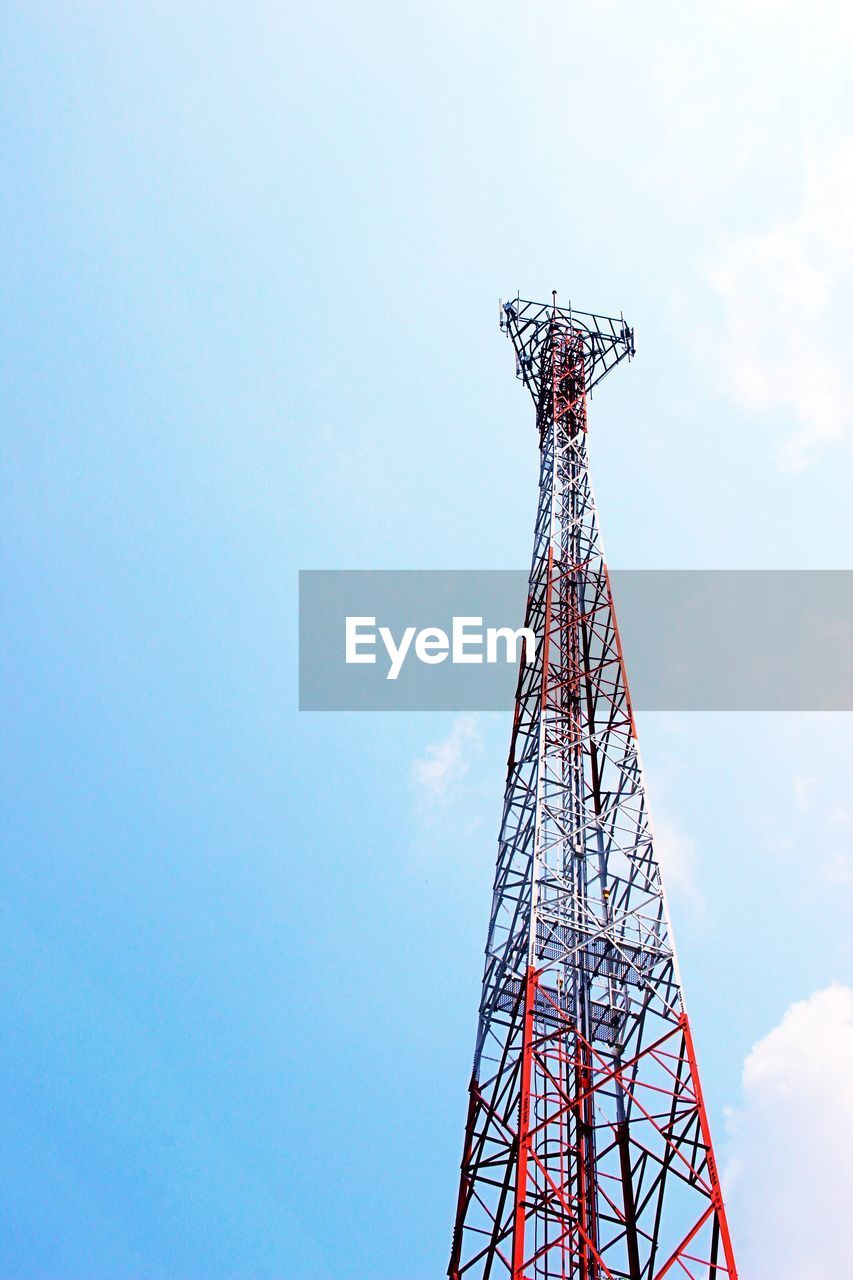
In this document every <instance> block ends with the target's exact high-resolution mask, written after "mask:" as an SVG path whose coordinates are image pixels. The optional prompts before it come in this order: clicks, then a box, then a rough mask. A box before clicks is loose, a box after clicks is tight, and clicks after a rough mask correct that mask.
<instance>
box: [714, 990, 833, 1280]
mask: <svg viewBox="0 0 853 1280" xmlns="http://www.w3.org/2000/svg"><path fill="white" fill-rule="evenodd" d="M742 1089H743V1098H742V1103H741V1105H740V1107H739V1108H738V1109H737V1110H735V1111H732V1112H730V1113H729V1117H728V1126H729V1133H730V1139H731V1149H732V1153H733V1154H732V1160H731V1163H730V1166H729V1169H728V1172H727V1177H726V1188H727V1198H728V1201H729V1205H730V1212H731V1216H732V1225H733V1229H734V1233H735V1243H736V1246H737V1247H738V1265H739V1267H740V1268H741V1271H742V1274H744V1275H748V1276H750V1280H826V1277H827V1276H850V1275H853V1236H851V1234H850V1230H849V1223H848V1217H849V1212H850V1210H849V1199H850V1187H851V1185H853V990H851V989H850V988H849V987H844V986H840V985H837V984H835V985H833V986H830V987H827V988H826V989H825V990H822V991H817V992H815V993H814V995H812V996H810V997H809V999H808V1000H803V1001H800V1002H799V1003H797V1004H793V1005H791V1007H790V1008H789V1009H788V1011H787V1013H786V1014H785V1016H784V1017H783V1019H782V1021H781V1022H780V1023H779V1025H778V1026H777V1027H775V1028H774V1029H773V1030H772V1031H771V1032H770V1034H769V1035H767V1036H765V1037H764V1039H762V1040H759V1041H758V1043H757V1044H756V1045H755V1046H754V1047H753V1049H752V1051H751V1052H750V1053H749V1055H748V1056H747V1059H746V1061H745V1063H744V1068H743V1081H742Z"/></svg>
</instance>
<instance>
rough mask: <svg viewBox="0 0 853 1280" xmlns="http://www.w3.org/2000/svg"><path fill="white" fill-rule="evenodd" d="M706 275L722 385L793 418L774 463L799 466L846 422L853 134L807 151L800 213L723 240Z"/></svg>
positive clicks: (851, 346) (851, 408) (747, 401)
mask: <svg viewBox="0 0 853 1280" xmlns="http://www.w3.org/2000/svg"><path fill="white" fill-rule="evenodd" d="M706 274H707V278H708V280H709V282H710V284H711V286H712V288H713V289H714V291H715V292H716V293H717V294H718V296H719V297H720V299H721V301H722V303H723V306H724V320H723V330H722V335H721V337H720V339H719V341H718V342H716V343H712V344H711V350H712V355H713V356H714V363H715V367H716V370H717V376H718V378H719V381H720V385H721V386H722V388H723V389H724V390H725V391H726V392H727V393H728V395H729V396H730V397H731V398H732V399H733V400H734V401H735V402H736V403H737V404H738V405H740V406H741V407H742V408H745V409H747V410H751V411H756V412H761V413H770V412H777V413H779V414H780V415H781V417H782V418H783V419H784V420H787V421H788V423H789V424H794V425H792V426H789V430H788V431H787V434H786V435H785V437H784V438H783V440H782V442H781V446H780V448H779V452H778V461H779V464H780V466H781V467H782V468H783V469H784V470H788V471H795V472H796V471H801V470H803V468H804V467H807V466H809V465H810V464H811V463H813V462H815V461H816V460H817V459H818V458H819V457H820V456H821V454H822V453H823V452H824V450H825V449H826V448H827V447H828V446H830V445H832V444H837V443H838V442H839V441H841V440H843V439H845V438H846V437H847V436H848V435H849V433H850V428H851V423H853V379H851V375H850V372H849V369H850V366H851V362H853V341H851V336H850V325H849V321H848V317H847V315H846V310H847V307H846V303H847V299H848V297H849V295H850V291H851V287H853V139H850V138H848V139H845V140H844V141H843V142H841V143H838V144H837V145H835V146H834V147H832V148H829V149H827V150H825V151H824V152H823V153H821V154H820V155H815V156H813V157H812V158H811V160H810V162H809V165H808V170H807V177H806V181H805V186H804V192H803V197H802V203H801V207H800V209H799V211H798V213H796V214H795V215H794V216H793V217H790V218H787V219H784V220H782V221H780V222H779V223H777V224H776V225H775V226H773V227H770V228H769V229H767V230H765V231H760V232H754V233H749V234H747V235H741V236H733V237H730V238H729V239H727V240H726V241H724V242H723V244H722V245H721V248H720V251H719V253H718V255H717V257H716V259H715V260H714V261H713V262H710V263H708V264H707V267H706Z"/></svg>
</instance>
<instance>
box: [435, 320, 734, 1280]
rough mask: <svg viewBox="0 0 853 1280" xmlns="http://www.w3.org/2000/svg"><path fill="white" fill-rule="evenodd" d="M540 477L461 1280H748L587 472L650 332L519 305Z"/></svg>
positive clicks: (515, 325)
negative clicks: (739, 1261)
mask: <svg viewBox="0 0 853 1280" xmlns="http://www.w3.org/2000/svg"><path fill="white" fill-rule="evenodd" d="M501 327H502V328H503V329H505V331H506V332H507V333H508V335H509V337H510V339H511V340H512V344H513V347H514V348H515V355H516V361H517V373H518V375H519V377H521V378H522V379H523V381H524V384H525V386H526V387H527V388H528V389H529V391H530V392H531V394H532V396H533V400H534V403H535V405H536V422H537V426H538V429H539V444H540V453H541V471H540V481H539V504H538V509H537V514H536V530H535V538H534V548H533V563H532V567H531V571H530V585H529V594H528V603H527V616H526V625H527V626H528V627H529V628H530V629H531V630H532V631H533V633H534V635H535V636H536V641H537V649H536V657H535V661H533V662H531V663H530V664H529V665H528V664H527V663H526V662H524V661H522V663H521V666H520V670H519V681H518V689H517V693H516V702H515V718H514V723H513V729H512V740H511V745H510V750H509V760H508V764H507V780H506V791H505V795H504V806H503V820H502V825H501V833H500V840H499V849H498V860H497V870H496V874H495V882H494V896H493V901H492V913H491V920H490V924H489V934H488V941H487V944H486V965H485V973H484V976H483V994H482V1000H481V1004H480V1020H479V1029H478V1033H477V1044H476V1052H475V1057H474V1071H473V1076H472V1079H471V1086H470V1097H469V1106H468V1120H467V1125H466V1132H465V1144H464V1150H463V1156H462V1174H461V1180H460V1187H459V1198H458V1205H457V1213H456V1225H455V1230H454V1233H453V1243H452V1250H451V1258H450V1266H449V1268H448V1274H449V1276H450V1277H451V1280H461V1277H468V1280H490V1277H491V1278H494V1280H499V1278H500V1277H501V1276H506V1275H507V1273H508V1274H509V1276H510V1277H511V1278H512V1280H557V1278H558V1277H559V1280H662V1278H663V1277H664V1276H667V1275H669V1276H673V1277H677V1276H681V1277H685V1276H687V1277H690V1278H691V1280H725V1278H726V1277H728V1280H735V1278H736V1277H737V1268H736V1266H735V1261H734V1255H733V1252H732V1244H731V1238H730V1235H729V1230H728V1225H727V1222H726V1214H725V1209H724V1206H723V1200H722V1196H721V1192H720V1185H719V1178H718V1173H717V1166H716V1163H715V1160H714V1153H713V1149H712V1145H711V1135H710V1131H709V1126H708V1117H707V1114H706V1110H705V1105H704V1102H703V1099H702V1092H701V1088H700V1085H699V1075H698V1071H697V1067H696V1058H695V1054H694V1050H693V1041H692V1038H691V1033H690V1025H689V1022H688V1019H687V1014H686V1012H685V1007H684V1001H683V997H682V992H681V981H680V977H679V972H678V962H677V959H676V955H675V950H674V946H673V940H672V933H671V929H670V925H669V918H668V912H667V905H666V898H665V896H664V890H663V885H662V882H661V874H660V868H659V866H658V863H657V860H656V858H655V852H654V846H653V839H652V832H651V828H650V825H649V815H648V810H647V806H646V795H645V789H644V784H643V775H642V770H641V764H640V757H639V753H638V748H637V739H636V731H635V725H634V717H633V713H632V709H631V700H630V696H629V692H628V685H627V683H626V679H625V669H624V664H623V659H622V649H621V645H620V640H619V631H618V629H617V625H616V617H615V614H614V610H613V599H612V594H611V588H610V579H609V576H608V572H607V566H606V564H605V561H604V556H603V552H602V547H601V541H600V537H599V532H598V521H597V516H596V510H595V502H594V499H593V493H592V489H591V486H590V479H589V468H588V463H587V396H588V394H589V392H590V391H591V390H592V388H593V387H594V386H596V384H597V383H598V382H599V381H600V380H601V379H602V378H603V377H604V375H605V374H606V373H607V372H608V371H609V370H610V369H611V368H613V366H614V365H616V364H617V363H618V362H619V361H620V360H622V359H623V358H624V357H626V356H628V357H631V356H632V355H633V354H634V345H633V332H632V330H630V329H628V328H627V327H626V326H625V324H624V321H623V320H621V319H620V320H613V319H608V318H605V317H601V316H595V315H589V314H586V313H581V312H577V311H573V310H572V309H571V308H562V307H558V306H557V305H556V297H555V300H554V303H553V304H552V305H550V306H548V305H540V304H538V303H532V302H525V301H522V300H521V299H516V300H515V302H513V303H508V304H506V305H505V306H504V307H503V311H502V318H501Z"/></svg>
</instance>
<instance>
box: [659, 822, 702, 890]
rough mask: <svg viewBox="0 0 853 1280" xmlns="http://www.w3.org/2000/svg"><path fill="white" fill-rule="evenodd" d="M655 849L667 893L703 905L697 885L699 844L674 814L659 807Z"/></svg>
mask: <svg viewBox="0 0 853 1280" xmlns="http://www.w3.org/2000/svg"><path fill="white" fill-rule="evenodd" d="M654 847H655V854H656V856H657V859H658V862H659V863H660V867H661V874H662V875H663V880H664V884H665V886H666V889H667V891H668V892H675V893H681V894H683V895H684V896H685V897H687V898H691V899H693V901H694V902H695V903H699V902H701V900H702V895H701V894H700V892H699V888H698V885H697V883H696V842H695V840H693V839H692V838H691V837H690V836H689V835H687V834H686V832H684V831H683V830H682V829H681V827H680V826H679V824H678V823H677V822H676V820H675V819H674V818H673V816H672V815H671V814H669V813H666V812H664V813H661V811H660V809H659V808H658V809H657V810H656V811H655V817H654Z"/></svg>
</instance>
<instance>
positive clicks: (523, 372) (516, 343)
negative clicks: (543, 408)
mask: <svg viewBox="0 0 853 1280" xmlns="http://www.w3.org/2000/svg"><path fill="white" fill-rule="evenodd" d="M500 314H501V329H502V330H503V331H504V332H505V333H507V334H509V337H510V339H511V341H512V345H513V347H514V348H515V362H516V363H515V372H516V376H517V377H519V378H521V380H522V382H523V383H524V385H525V386H526V387H527V389H528V391H529V392H530V394H531V395H532V396H533V400H534V402H535V403H536V404H537V405H538V403H539V391H540V388H541V383H542V370H543V368H544V366H545V362H546V361H547V360H548V358H549V357H550V351H551V342H552V339H553V338H554V337H556V336H563V337H569V336H570V335H572V334H575V335H577V336H578V337H579V338H580V340H581V342H582V344H583V351H584V384H585V386H584V390H585V391H587V392H589V391H592V389H593V387H594V386H597V384H598V383H599V382H600V381H601V379H602V378H603V377H604V376H605V374H607V373H609V372H610V370H611V369H612V368H613V367H614V366H615V365H617V364H618V363H619V361H620V360H624V359H625V357H626V356H627V357H628V359H629V360H630V359H631V357H632V356H633V355H634V330H633V329H629V328H628V326H627V325H626V323H625V317H624V316H621V315H620V316H619V318H618V319H616V318H615V317H613V316H597V315H593V314H592V313H591V312H588V311H576V310H575V309H574V307H573V306H572V305H571V303H569V305H568V306H567V307H558V306H557V294H556V291H555V293H554V295H553V300H552V301H551V302H528V301H527V300H526V299H524V298H518V297H517V298H515V299H514V300H513V301H512V302H502V303H501V313H500Z"/></svg>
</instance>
